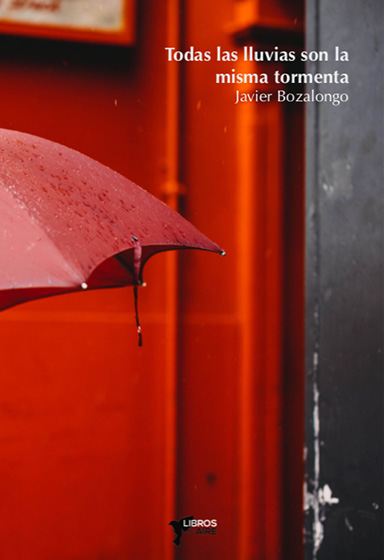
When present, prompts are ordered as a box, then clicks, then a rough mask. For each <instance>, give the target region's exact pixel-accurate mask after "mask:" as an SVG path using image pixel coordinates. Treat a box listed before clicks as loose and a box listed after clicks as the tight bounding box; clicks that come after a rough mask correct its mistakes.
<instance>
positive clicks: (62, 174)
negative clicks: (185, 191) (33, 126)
mask: <svg viewBox="0 0 384 560" xmlns="http://www.w3.org/2000/svg"><path fill="white" fill-rule="evenodd" d="M0 224H1V229H0V231H1V234H0V235H1V237H0V309H5V308H7V307H10V306H12V305H16V304H18V303H21V302H24V301H27V300H30V299H36V298H40V297H45V296H48V295H54V294H59V293H65V292H74V291H80V290H83V289H85V288H90V289H92V288H104V287H118V286H128V285H133V286H135V285H136V286H137V285H139V284H140V283H141V282H142V271H143V266H144V264H145V262H146V261H147V260H148V259H149V258H150V257H151V256H152V255H153V254H155V253H157V252H160V251H166V250H170V249H183V248H193V249H203V250H207V251H213V252H216V253H222V249H221V248H220V247H219V246H218V245H216V244H215V243H213V242H212V241H210V240H209V239H208V238H207V237H206V236H205V235H203V234H202V233H201V232H199V231H198V230H197V229H196V228H195V227H194V226H193V225H192V224H191V223H190V222H188V221H187V220H185V219H184V218H183V217H182V216H180V214H178V213H177V212H174V211H173V210H172V209H171V208H169V207H168V206H167V205H166V204H164V203H163V202H161V201H160V200H158V199H157V198H155V197H154V196H152V195H151V194H149V193H148V192H146V191H145V190H144V189H142V188H140V187H139V186H137V185H135V184H134V183H132V182H131V181H129V180H128V179H126V178H125V177H123V176H122V175H120V174H119V173H116V172H115V171H113V170H111V169H109V168H108V167H106V166H104V165H102V164H100V163H98V162H96V161H95V160H93V159H91V158H89V157H87V156H85V155H83V154H81V153H79V152H76V151H74V150H72V149H70V148H67V147H65V146H62V145H60V144H57V143H55V142H52V141H49V140H45V139H42V138H39V137H37V136H32V135H29V134H25V133H21V132H16V131H10V130H2V129H0Z"/></svg>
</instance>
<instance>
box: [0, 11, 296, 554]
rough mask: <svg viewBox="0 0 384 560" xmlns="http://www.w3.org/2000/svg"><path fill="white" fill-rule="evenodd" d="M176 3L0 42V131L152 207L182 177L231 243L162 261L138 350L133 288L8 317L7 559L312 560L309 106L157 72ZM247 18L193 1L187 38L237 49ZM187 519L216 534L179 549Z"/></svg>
mask: <svg viewBox="0 0 384 560" xmlns="http://www.w3.org/2000/svg"><path fill="white" fill-rule="evenodd" d="M186 4H187V3H186ZM254 6H255V7H257V3H256V2H255V3H254ZM265 6H266V5H265V3H263V10H261V12H260V14H259V15H258V16H257V13H256V12H257V10H256V11H255V12H252V13H251V14H250V17H251V19H252V18H255V17H256V18H257V17H259V19H260V22H261V23H263V21H264V20H263V18H266V19H265V21H267V20H268V22H269V23H271V22H272V23H273V24H274V25H280V24H284V25H285V26H286V27H288V28H290V27H291V26H292V25H293V23H292V22H293V20H294V17H293V16H295V14H296V16H295V17H299V16H300V12H301V9H300V7H295V6H291V8H290V9H288V8H287V6H286V5H285V4H282V3H279V2H277V1H276V2H274V3H273V4H270V8H269V10H270V12H268V13H267V14H266V15H265V13H264V12H265ZM167 7H168V8H169V9H170V10H171V11H170V12H169V13H168V14H167V12H166V10H165V9H164V4H163V3H160V2H156V1H155V0H146V1H145V2H142V3H140V8H139V14H138V23H137V27H138V30H137V37H138V39H137V43H136V45H135V46H134V47H133V48H125V47H108V46H105V45H104V46H103V45H90V44H78V43H71V42H67V43H66V42H55V41H48V40H47V41H45V40H34V39H22V38H19V37H6V36H3V37H0V76H1V82H2V86H1V88H0V107H1V108H2V109H1V111H0V126H1V127H3V128H12V129H16V130H22V131H25V132H30V133H33V134H37V135H40V136H43V137H46V138H50V139H52V140H55V141H58V142H61V143H63V144H66V145H68V146H70V147H73V148H75V149H78V150H80V151H82V152H84V153H86V154H88V155H90V156H91V157H94V158H95V159H97V160H99V161H101V162H102V163H105V164H106V165H108V166H110V167H112V168H114V169H116V170H118V171H120V172H121V173H123V174H125V175H126V176H128V177H129V178H130V179H132V180H134V181H135V182H137V183H139V184H141V185H142V186H143V187H145V188H147V189H148V190H150V191H151V192H152V193H154V194H155V195H157V196H159V197H163V196H164V192H165V191H167V186H168V187H169V185H170V181H172V180H174V179H175V178H176V179H177V180H178V181H179V182H182V183H183V184H185V186H186V194H185V196H183V198H182V199H181V200H180V201H179V205H180V208H181V210H182V211H183V213H184V214H185V215H186V216H187V217H188V218H189V219H190V220H191V221H192V222H193V223H194V224H195V225H196V226H197V227H199V228H200V229H201V230H202V231H204V233H206V234H207V235H208V236H209V237H211V238H212V239H213V240H215V241H216V242H218V243H219V244H220V245H221V246H223V247H224V248H225V249H226V251H227V256H226V258H225V259H221V258H219V257H218V256H216V255H211V254H205V253H201V252H186V253H182V254H181V255H180V256H179V258H178V259H176V258H174V257H172V256H171V257H167V256H166V255H159V256H157V257H154V258H153V261H150V263H149V264H148V265H147V269H146V271H145V272H146V274H145V275H146V281H147V283H148V287H147V288H145V290H142V291H141V293H140V301H139V304H140V311H141V313H140V315H141V323H142V325H143V330H144V346H143V348H138V347H137V337H136V333H135V323H134V308H133V295H132V293H131V290H130V289H127V290H126V289H120V290H106V291H102V292H94V293H83V294H76V295H67V296H61V297H56V298H52V299H47V300H45V301H38V302H31V303H28V304H24V305H22V306H19V307H16V308H14V309H10V310H7V311H4V312H2V313H1V315H0V337H1V352H0V367H1V375H0V558H2V559H4V560H16V559H17V560H35V559H36V560H52V559H53V558H54V559H55V560H60V559H63V560H64V559H65V560H68V559H81V560H85V559H102V558H103V559H107V558H108V559H109V558H110V559H112V558H113V559H121V560H126V559H127V558H137V559H138V560H146V559H158V558H171V557H173V556H175V557H176V558H183V559H192V558H202V559H205V558H206V559H212V558H220V559H225V558H228V560H232V559H234V558H241V559H244V560H245V559H248V558H257V560H262V559H263V558H265V559H266V560H273V559H275V558H276V559H277V558H287V559H291V558H295V560H296V559H298V558H299V557H300V547H301V514H300V511H301V476H302V470H301V469H302V467H301V456H302V453H301V448H302V258H303V257H302V159H303V153H302V114H300V111H297V110H296V109H288V108H285V107H281V106H278V105H277V104H271V105H268V106H267V107H262V108H260V107H257V106H256V107H254V106H252V107H251V106H247V107H242V108H240V107H238V106H235V105H234V104H233V97H234V89H233V88H235V86H220V88H219V87H218V86H216V85H215V84H214V81H213V79H212V76H213V74H214V72H216V71H219V70H218V69H215V66H214V63H212V64H211V63H209V64H206V65H199V64H195V63H191V64H188V65H185V66H184V67H183V68H181V67H180V68H179V67H178V68H175V66H172V67H171V66H170V65H167V63H166V57H165V52H164V46H167V45H169V41H170V40H172V39H173V38H174V37H176V36H177V33H176V35H175V34H174V32H173V31H172V26H171V25H170V21H171V20H172V17H174V16H175V15H177V14H175V13H172V4H171V2H168V3H167ZM255 14H256V15H255ZM237 17H240V16H239V15H237V16H236V14H235V12H234V11H233V2H231V1H229V0H226V1H224V2H211V3H207V2H202V1H197V2H193V3H192V4H191V5H189V4H188V6H187V7H185V8H184V9H183V10H182V12H181V19H182V21H183V22H184V24H183V25H184V28H183V40H184V43H185V47H188V46H189V45H191V44H193V45H195V46H196V48H197V47H198V48H200V49H201V50H213V49H214V48H215V46H216V45H221V46H222V47H223V48H228V49H229V50H232V49H234V48H236V44H235V42H234V38H233V37H232V36H231V30H233V29H232V28H233V25H234V24H236V21H237V20H236V18H237ZM177 19H178V18H176V20H177ZM239 21H240V20H239ZM231 26H232V27H231ZM220 68H221V67H220ZM179 70H180V71H181V72H180V74H179V73H178V71H179ZM220 71H221V70H220ZM173 80H176V82H173ZM178 80H179V82H178ZM172 83H175V84H176V85H177V84H178V83H179V85H180V91H181V94H180V99H179V101H180V111H179V110H178V109H177V107H175V106H174V103H175V100H176V101H177V99H178V95H176V96H175V89H174V88H172ZM172 107H173V109H174V110H172ZM175 128H178V133H177V135H176V136H175V134H174V133H175ZM292 131H293V132H292ZM175 139H176V140H175ZM293 139H294V141H295V147H294V149H293V146H292V140H293ZM172 141H173V144H172ZM177 146H178V147H179V149H180V152H179V154H178V157H177V158H175V154H176V151H175V150H176V148H177ZM176 155H177V154H176ZM175 159H176V160H177V161H175ZM167 181H168V183H167ZM168 200H169V201H170V202H172V200H171V198H169V199H168ZM173 204H175V201H173ZM175 267H177V268H176V270H177V272H175ZM175 294H176V295H175ZM185 515H194V516H195V518H202V519H205V518H209V519H211V518H214V519H217V520H218V528H217V535H206V536H198V535H192V534H188V533H186V534H184V535H183V539H182V543H181V546H180V548H179V549H176V548H175V547H174V545H173V544H172V538H173V536H172V532H171V528H170V527H169V526H168V523H169V521H171V519H173V518H177V519H179V518H180V517H183V516H185Z"/></svg>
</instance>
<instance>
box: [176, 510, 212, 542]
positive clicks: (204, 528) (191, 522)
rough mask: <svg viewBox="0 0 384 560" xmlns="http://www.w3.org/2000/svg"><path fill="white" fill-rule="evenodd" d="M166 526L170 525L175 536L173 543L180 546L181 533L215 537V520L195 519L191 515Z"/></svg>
mask: <svg viewBox="0 0 384 560" xmlns="http://www.w3.org/2000/svg"><path fill="white" fill-rule="evenodd" d="M168 525H172V530H173V532H174V533H175V535H176V538H175V539H174V541H173V543H174V544H175V545H176V546H180V541H181V537H182V536H183V532H185V531H188V533H194V534H195V535H216V534H217V533H216V531H217V520H216V519H195V518H194V516H193V515H190V516H189V517H182V518H181V519H179V521H170V522H169V523H168Z"/></svg>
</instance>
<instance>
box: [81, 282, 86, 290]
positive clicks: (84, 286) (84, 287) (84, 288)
mask: <svg viewBox="0 0 384 560" xmlns="http://www.w3.org/2000/svg"><path fill="white" fill-rule="evenodd" d="M81 287H82V288H83V290H88V284H87V283H86V282H82V284H81Z"/></svg>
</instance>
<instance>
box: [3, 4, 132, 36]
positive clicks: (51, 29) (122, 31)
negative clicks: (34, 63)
mask: <svg viewBox="0 0 384 560" xmlns="http://www.w3.org/2000/svg"><path fill="white" fill-rule="evenodd" d="M0 33H10V34H17V35H30V36H34V37H48V38H55V39H67V40H75V41H76V40H77V41H90V42H101V43H112V44H113V43H115V44H116V43H117V44H125V45H129V44H132V43H133V41H134V37H135V0H0Z"/></svg>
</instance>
